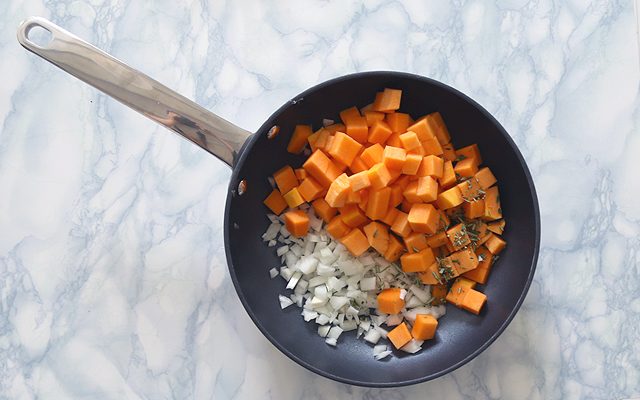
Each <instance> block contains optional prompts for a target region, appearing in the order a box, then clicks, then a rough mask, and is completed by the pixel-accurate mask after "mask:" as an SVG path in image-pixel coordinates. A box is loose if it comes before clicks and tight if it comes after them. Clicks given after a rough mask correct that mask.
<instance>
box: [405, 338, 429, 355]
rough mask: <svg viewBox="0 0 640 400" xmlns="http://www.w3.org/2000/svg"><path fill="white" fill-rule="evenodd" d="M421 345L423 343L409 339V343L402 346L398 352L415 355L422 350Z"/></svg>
mask: <svg viewBox="0 0 640 400" xmlns="http://www.w3.org/2000/svg"><path fill="white" fill-rule="evenodd" d="M422 343H424V341H422V340H415V339H411V341H410V342H409V343H407V344H405V345H404V346H402V347H400V350H402V351H404V352H407V353H411V354H415V353H417V352H419V351H420V350H421V349H422Z"/></svg>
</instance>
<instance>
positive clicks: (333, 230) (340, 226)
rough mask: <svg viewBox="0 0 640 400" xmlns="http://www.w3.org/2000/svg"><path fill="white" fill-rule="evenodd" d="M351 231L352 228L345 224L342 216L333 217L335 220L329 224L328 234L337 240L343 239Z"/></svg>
mask: <svg viewBox="0 0 640 400" xmlns="http://www.w3.org/2000/svg"><path fill="white" fill-rule="evenodd" d="M350 231H351V228H349V227H348V226H347V225H346V224H345V223H344V221H343V220H342V216H340V215H336V216H335V217H333V219H332V220H331V221H330V222H329V223H328V224H327V232H329V235H331V236H333V237H334V238H336V239H340V238H342V237H343V236H345V235H346V234H347V233H349V232H350Z"/></svg>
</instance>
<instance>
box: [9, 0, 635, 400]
mask: <svg viewBox="0 0 640 400" xmlns="http://www.w3.org/2000/svg"><path fill="white" fill-rule="evenodd" d="M146 3H149V4H148V5H143V4H146ZM29 15H41V16H44V17H47V18H50V19H52V20H53V21H54V22H56V23H59V24H61V25H63V26H64V27H66V28H67V29H68V30H71V31H72V32H75V33H76V34H78V35H79V36H81V37H84V38H86V39H88V40H89V41H91V42H93V43H95V44H96V45H98V46H99V47H102V48H104V49H106V50H107V51H109V52H111V53H113V54H115V55H116V56H117V57H119V58H122V59H123V60H125V61H126V62H128V63H130V64H132V65H134V66H136V67H138V68H139V69H141V70H143V71H145V72H147V73H148V74H150V75H151V76H153V77H155V78H157V79H158V80H160V81H162V82H164V83H166V84H167V85H169V86H171V87H173V88H175V89H177V90H178V91H180V92H182V93H184V94H185V95H187V96H189V97H191V98H194V99H196V101H198V102H199V103H200V104H202V105H204V106H205V107H208V108H210V109H211V110H213V111H215V112H216V113H218V114H220V115H222V116H223V117H225V118H227V119H229V120H231V121H234V122H236V123H238V124H239V125H240V126H242V127H244V128H247V129H256V128H257V127H258V126H260V124H261V123H262V121H263V120H265V119H266V118H267V117H268V116H269V115H270V114H271V112H272V111H274V110H275V109H276V108H277V107H278V106H279V105H281V104H282V103H283V102H285V101H286V100H288V99H289V98H291V97H293V96H294V95H295V94H297V93H298V92H300V91H302V90H304V89H305V88H307V87H309V86H311V85H313V84H315V83H318V82H321V81H323V80H326V79H329V78H332V77H335V76H339V75H342V74H346V73H350V72H354V71H363V70H378V69H389V70H401V71H410V72H415V73H418V74H422V75H425V76H429V77H433V78H436V79H439V80H441V81H443V82H445V83H447V84H449V85H452V86H454V87H456V88H458V89H460V90H462V91H463V92H465V93H467V94H469V95H470V96H471V97H473V98H475V99H476V100H477V101H479V102H480V103H481V104H482V105H484V106H485V107H486V108H487V109H488V110H489V111H490V112H492V113H493V114H494V115H495V116H496V117H497V119H498V120H499V121H500V122H501V123H502V124H503V125H504V126H505V127H506V129H507V130H508V131H509V132H510V133H511V135H512V136H513V138H514V139H515V141H516V142H517V144H518V145H519V146H520V149H521V150H522V152H523V154H524V155H525V157H526V159H527V161H528V163H529V166H530V168H531V171H532V174H533V176H534V178H535V182H536V185H537V189H538V193H539V200H540V206H541V213H542V224H543V230H542V249H541V254H540V261H539V265H538V271H537V274H536V277H535V281H534V283H533V285H532V287H531V290H530V292H529V295H528V297H527V299H526V301H525V303H524V306H523V307H522V310H521V311H520V313H519V314H518V316H517V317H516V318H515V320H514V321H513V323H512V324H511V325H510V326H509V328H508V329H507V330H506V332H505V333H504V334H503V335H502V336H501V337H500V338H499V339H498V340H497V341H496V342H495V343H494V344H493V345H492V346H491V347H490V348H489V349H488V350H487V351H485V352H484V353H483V354H482V355H480V356H479V357H478V358H477V359H475V360H474V361H473V362H471V363H469V364H468V365H466V366H464V367H463V368H460V369H459V370H457V371H455V372H454V373H451V374H449V375H447V376H445V377H442V378H440V379H437V380H435V381H432V382H428V383H425V384H421V385H416V386H412V387H407V388H401V389H389V390H377V389H364V388H357V387H351V386H348V385H343V384H338V383H335V382H333V381H329V380H327V379H324V378H321V377H319V376H315V375H314V374H312V373H310V372H308V371H306V370H305V369H303V368H301V367H299V366H297V365H296V364H294V363H293V362H292V361H290V360H289V359H288V358H286V357H285V356H283V355H282V354H280V353H279V352H278V351H277V350H275V348H274V347H272V346H271V345H270V344H269V342H268V341H267V340H266V339H264V338H263V337H262V336H261V334H260V333H259V331H258V330H257V329H256V328H255V327H254V326H253V325H252V323H251V321H250V320H249V318H248V317H247V315H246V314H245V312H244V310H243V309H242V306H241V304H240V302H239V300H238V298H237V296H236V294H235V292H234V290H233V287H232V284H231V281H230V278H229V275H228V272H227V267H226V263H225V258H224V252H223V243H222V217H223V211H222V209H221V207H220V206H219V204H220V202H222V201H223V199H224V197H225V191H226V184H227V180H228V178H229V174H230V171H229V170H228V169H227V168H226V167H225V166H224V165H223V164H222V163H221V162H219V161H217V160H216V159H214V158H213V157H211V156H208V155H207V154H205V153H204V152H202V151H200V150H199V149H197V148H195V147H194V146H193V145H191V144H189V143H187V142H185V141H183V140H181V139H179V138H178V137H176V136H174V135H172V134H169V133H168V131H165V130H164V129H163V128H159V127H157V126H156V125H154V124H153V123H151V122H149V121H147V120H145V119H144V118H143V117H141V116H139V115H137V114H135V113H133V112H131V111H129V110H128V109H125V108H124V107H123V106H121V105H120V104H118V103H116V102H114V101H112V100H110V99H108V98H106V97H105V96H103V95H101V94H98V93H97V92H96V91H95V90H93V89H91V88H89V87H87V86H86V85H84V84H82V83H81V82H79V81H77V80H75V79H73V78H71V77H69V76H68V75H66V74H64V73H63V72H61V71H59V70H58V69H56V68H55V67H53V66H51V65H50V64H48V63H46V62H44V61H42V60H40V59H38V58H36V57H35V56H33V55H31V54H29V53H27V52H26V51H24V50H23V49H22V48H21V47H19V45H18V44H17V42H16V40H15V29H16V26H17V25H18V23H19V22H20V21H21V20H22V19H23V18H25V17H27V16H29ZM636 29H637V28H636V19H635V15H634V7H633V4H632V1H629V0H621V1H605V0H603V1H590V2H588V1H586V0H573V1H562V0H539V1H533V2H529V1H526V0H500V1H455V2H445V1H435V0H434V1H418V0H416V1H406V2H395V1H394V2H388V1H375V0H370V1H365V2H364V3H357V2H332V3H330V2H326V1H322V2H314V1H306V0H305V1H303V0H297V1H290V2H281V1H269V2H257V1H248V0H246V1H213V0H210V1H207V0H203V1H185V0H182V1H175V0H171V1H168V0H162V1H148V2H147V1H144V2H143V1H133V0H91V1H87V2H85V1H62V0H52V1H45V2H42V1H39V0H25V1H21V0H4V1H2V2H0V59H1V60H2V61H0V76H2V80H1V81H0V126H1V132H0V188H2V190H1V191H0V397H2V398H16V399H28V398H36V397H37V398H46V399H63V398H85V399H89V398H91V399H102V398H104V399H123V398H131V399H137V398H140V399H165V398H175V399H183V398H198V399H231V398H233V399H263V398H272V399H285V400H286V399H302V398H304V399H312V400H313V399H350V398H353V399H385V400H387V399H411V398H438V399H457V398H466V399H497V398H505V399H524V398H531V399H560V398H562V399H582V398H602V399H622V398H633V397H640V333H639V332H640V262H639V260H638V259H639V257H640V242H639V237H640V236H639V232H640V207H638V205H639V201H638V199H639V198H640V180H639V179H638V166H637V163H638V154H640V134H639V133H640V129H639V122H640V108H639V106H640V102H639V101H638V85H639V78H640V73H639V62H638V49H639V44H638V43H637V38H638V36H637V31H636Z"/></svg>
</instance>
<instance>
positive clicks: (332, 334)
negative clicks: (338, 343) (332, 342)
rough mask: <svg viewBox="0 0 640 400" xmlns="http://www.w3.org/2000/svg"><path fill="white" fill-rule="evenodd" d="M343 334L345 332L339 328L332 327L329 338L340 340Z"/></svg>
mask: <svg viewBox="0 0 640 400" xmlns="http://www.w3.org/2000/svg"><path fill="white" fill-rule="evenodd" d="M342 332H343V330H342V328H340V327H339V326H332V327H331V329H330V330H329V334H328V335H327V336H328V337H330V338H334V339H338V338H339V337H340V335H342Z"/></svg>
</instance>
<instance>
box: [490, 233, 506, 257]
mask: <svg viewBox="0 0 640 400" xmlns="http://www.w3.org/2000/svg"><path fill="white" fill-rule="evenodd" d="M484 245H485V246H486V247H487V249H489V251H490V252H491V254H493V255H497V254H500V252H501V251H502V250H504V248H505V247H506V246H507V242H505V241H504V240H503V239H502V238H501V237H500V236H498V235H496V234H495V233H493V232H492V233H490V234H489V238H488V239H487V241H486V242H484Z"/></svg>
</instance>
